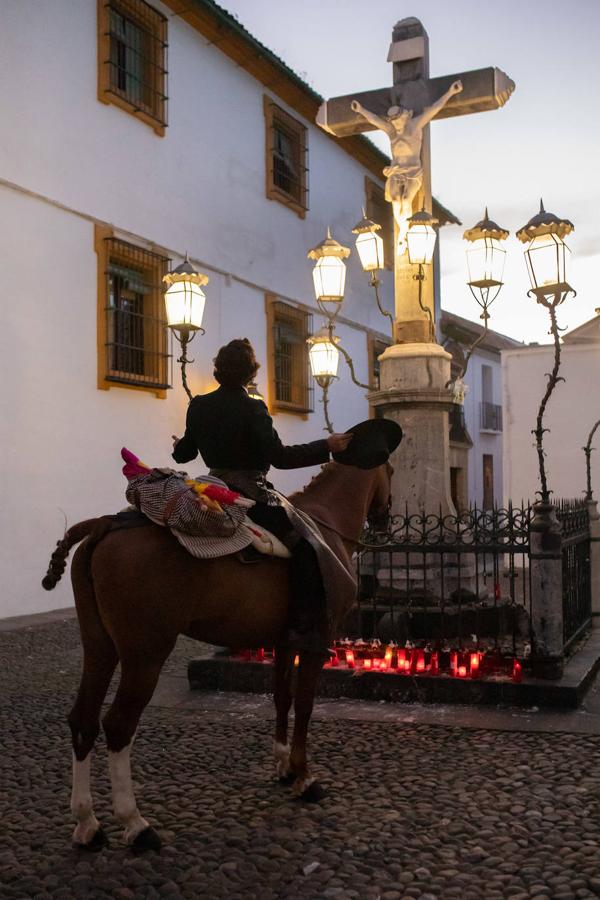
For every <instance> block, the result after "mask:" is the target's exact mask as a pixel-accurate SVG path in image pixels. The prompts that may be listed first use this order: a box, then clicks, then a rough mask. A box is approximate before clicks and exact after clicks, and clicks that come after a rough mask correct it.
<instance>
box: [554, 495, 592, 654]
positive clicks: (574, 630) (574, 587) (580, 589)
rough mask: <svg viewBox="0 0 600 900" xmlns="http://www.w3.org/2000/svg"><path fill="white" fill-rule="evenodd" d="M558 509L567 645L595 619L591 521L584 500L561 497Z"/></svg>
mask: <svg viewBox="0 0 600 900" xmlns="http://www.w3.org/2000/svg"><path fill="white" fill-rule="evenodd" d="M556 513H557V516H558V519H559V521H560V523H561V529H562V580H563V591H562V599H563V641H564V645H565V648H566V649H568V648H569V646H570V645H571V644H572V643H573V642H574V641H576V640H577V639H578V638H579V637H580V636H581V635H582V633H583V632H584V631H585V630H586V629H587V628H589V626H590V625H591V621H592V590H591V587H592V585H591V566H590V547H591V544H590V521H589V512H588V507H587V503H586V501H585V500H562V501H560V503H559V504H558V505H557V511H556Z"/></svg>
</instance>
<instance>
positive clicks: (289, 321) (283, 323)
mask: <svg viewBox="0 0 600 900" xmlns="http://www.w3.org/2000/svg"><path fill="white" fill-rule="evenodd" d="M269 320H270V331H271V341H270V344H271V348H270V350H271V362H272V365H271V374H272V379H271V382H272V383H271V390H270V397H271V405H272V406H273V407H276V408H279V409H287V410H290V411H292V412H301V413H308V412H312V409H313V388H312V385H311V383H310V375H309V361H308V344H307V343H306V339H307V338H308V336H309V335H310V333H311V330H312V316H311V315H310V313H307V312H304V311H303V310H301V309H297V308H296V307H295V306H289V305H288V304H287V303H282V302H281V301H271V303H270V304H269Z"/></svg>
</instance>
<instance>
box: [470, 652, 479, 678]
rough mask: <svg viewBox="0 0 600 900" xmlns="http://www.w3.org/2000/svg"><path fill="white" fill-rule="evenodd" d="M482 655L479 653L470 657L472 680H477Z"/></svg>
mask: <svg viewBox="0 0 600 900" xmlns="http://www.w3.org/2000/svg"><path fill="white" fill-rule="evenodd" d="M480 659H481V657H480V654H479V653H471V654H470V656H469V666H470V671H471V678H477V676H478V675H479V662H480Z"/></svg>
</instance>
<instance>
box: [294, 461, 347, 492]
mask: <svg viewBox="0 0 600 900" xmlns="http://www.w3.org/2000/svg"><path fill="white" fill-rule="evenodd" d="M337 466H338V463H336V462H328V463H324V465H322V466H321V471H320V472H317V474H316V475H313V477H312V478H311V479H310V481H309V482H308V484H305V485H304V487H303V488H301V489H300V490H299V491H294V493H293V494H290V500H291V501H292V502H293V501H294V498H295V497H306V496H310V494H311V493H313V492H314V491H317V490H320V489H321V488H322V487H323V484H324V483H325V482H327V481H328V480H329V478H330V477H331V474H332V472H335V470H336V468H337Z"/></svg>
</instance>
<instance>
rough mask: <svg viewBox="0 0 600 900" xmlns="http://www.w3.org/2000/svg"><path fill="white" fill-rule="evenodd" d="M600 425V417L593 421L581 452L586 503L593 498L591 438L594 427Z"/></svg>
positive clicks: (594, 430)
mask: <svg viewBox="0 0 600 900" xmlns="http://www.w3.org/2000/svg"><path fill="white" fill-rule="evenodd" d="M599 425H600V419H598V421H597V422H595V423H594V425H593V427H592V430H591V431H590V433H589V435H588V439H587V444H586V445H585V447H584V448H583V452H584V453H585V478H586V491H585V499H586V500H587V502H588V503H591V502H592V500H593V499H594V496H593V491H592V459H591V457H592V450H593V449H594V448H593V447H592V440H593V438H594V434H595V433H596V429H597V428H598V426H599Z"/></svg>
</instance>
